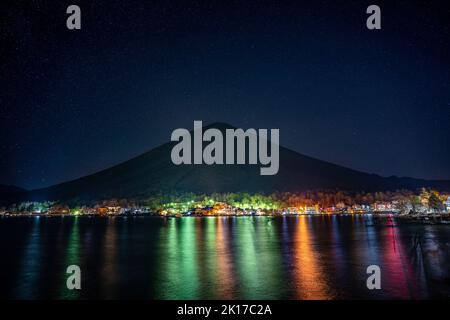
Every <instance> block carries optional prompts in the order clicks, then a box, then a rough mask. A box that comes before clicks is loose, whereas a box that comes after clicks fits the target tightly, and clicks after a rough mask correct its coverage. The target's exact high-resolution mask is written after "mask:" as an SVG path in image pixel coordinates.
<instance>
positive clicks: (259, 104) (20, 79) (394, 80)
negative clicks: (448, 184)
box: [0, 1, 450, 190]
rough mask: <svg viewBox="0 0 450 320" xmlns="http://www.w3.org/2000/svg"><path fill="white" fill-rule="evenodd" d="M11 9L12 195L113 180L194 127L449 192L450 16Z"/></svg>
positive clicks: (347, 8)
mask: <svg viewBox="0 0 450 320" xmlns="http://www.w3.org/2000/svg"><path fill="white" fill-rule="evenodd" d="M69 4H71V3H69V2H65V1H62V2H58V3H54V2H51V1H32V2H29V3H25V4H24V3H14V4H10V6H9V7H8V10H4V13H3V14H2V16H3V19H2V28H0V42H1V46H0V55H1V57H2V59H1V60H0V61H1V62H0V70H1V73H0V84H1V86H2V88H3V93H2V96H1V97H0V115H1V117H0V139H1V143H0V153H1V155H2V156H1V157H0V184H4V185H16V186H20V187H24V188H26V189H29V190H30V189H36V188H42V187H45V186H51V185H55V184H58V183H62V182H65V181H71V180H73V179H76V178H79V177H83V176H86V175H88V174H92V173H95V172H98V171H101V170H103V169H105V168H109V167H112V166H114V165H117V164H119V163H122V162H124V161H127V160H129V159H131V158H133V157H135V156H138V155H140V154H143V153H145V152H147V151H149V150H151V149H152V148H154V147H156V146H159V145H161V144H163V143H165V142H167V141H169V140H170V134H171V132H172V130H174V129H176V128H191V127H192V123H193V121H194V120H202V121H203V122H204V123H212V122H215V121H219V122H225V123H230V124H231V125H233V126H235V127H238V128H280V137H281V140H280V144H281V145H283V146H284V147H286V148H289V149H292V150H295V151H297V152H299V153H300V154H304V155H307V156H310V157H313V158H316V159H320V160H324V161H327V162H331V163H334V164H337V165H341V166H344V167H347V168H351V169H354V170H358V171H362V172H367V173H375V174H378V175H381V176H384V177H389V176H392V175H395V176H399V177H412V178H420V179H427V180H450V165H449V164H450V139H449V138H450V133H449V130H448V126H449V122H450V121H449V120H450V44H449V41H448V39H450V26H449V21H450V7H449V6H448V4H437V5H434V6H430V5H428V4H424V3H423V2H420V1H417V2H416V1H405V2H403V1H396V2H395V3H393V2H392V1H378V2H377V5H379V6H380V7H381V10H382V29H381V30H376V31H370V30H367V28H366V27H365V20H366V18H367V16H368V15H367V14H366V13H365V10H366V8H367V6H368V5H370V4H372V3H371V2H368V1H360V2H349V1H333V2H330V3H324V2H321V3H316V2H313V3H310V4H306V3H298V1H294V2H290V1H286V2H283V3H277V2H270V1H269V2H265V3H264V4H262V3H257V2H253V1H245V3H240V2H234V1H227V2H214V3H209V2H208V3H186V2H184V3H183V2H171V3H167V1H154V2H152V3H143V2H142V1H128V2H126V3H124V2H119V1H110V2H108V3H98V2H96V3H92V2H87V1H78V3H77V5H79V6H80V7H81V10H82V28H81V30H77V31H69V30H67V28H66V27H65V21H66V18H67V14H66V13H65V11H66V8H67V6H68V5H69Z"/></svg>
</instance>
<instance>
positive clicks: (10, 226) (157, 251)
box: [0, 215, 450, 299]
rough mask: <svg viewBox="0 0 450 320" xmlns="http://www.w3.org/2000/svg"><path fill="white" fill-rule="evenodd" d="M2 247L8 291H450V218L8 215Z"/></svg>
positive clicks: (27, 295)
mask: <svg viewBox="0 0 450 320" xmlns="http://www.w3.org/2000/svg"><path fill="white" fill-rule="evenodd" d="M0 250H1V255H2V259H1V263H0V281H1V282H0V297H1V298H8V299H134V298H137V299H423V298H450V226H448V225H423V224H419V223H413V222H410V221H403V220H395V219H394V220H385V219H380V218H375V217H374V216H371V215H353V216H297V217H276V218H275V217H204V218H195V217H186V218H176V219H175V218H172V219H166V218H160V217H109V218H108V217H104V218H102V217H40V218H38V217H9V218H7V217H4V218H0ZM72 264H76V265H78V266H80V268H81V271H82V289H81V290H72V291H71V290H68V289H67V288H66V279H67V277H68V275H67V274H66V273H65V271H66V268H67V266H69V265H72ZM369 265H378V266H380V268H381V286H382V288H381V290H368V289H367V286H366V280H367V277H368V275H367V274H366V268H367V267H368V266H369Z"/></svg>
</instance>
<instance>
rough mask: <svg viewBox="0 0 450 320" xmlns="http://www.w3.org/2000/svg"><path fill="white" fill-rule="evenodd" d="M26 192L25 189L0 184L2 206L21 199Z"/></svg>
mask: <svg viewBox="0 0 450 320" xmlns="http://www.w3.org/2000/svg"><path fill="white" fill-rule="evenodd" d="M25 192H26V190H25V189H22V188H19V187H16V186H13V185H3V184H0V205H5V204H8V203H9V202H12V201H15V200H17V199H19V198H20V196H21V195H23V194H24V193H25Z"/></svg>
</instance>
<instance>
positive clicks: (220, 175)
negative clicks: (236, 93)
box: [27, 123, 450, 200]
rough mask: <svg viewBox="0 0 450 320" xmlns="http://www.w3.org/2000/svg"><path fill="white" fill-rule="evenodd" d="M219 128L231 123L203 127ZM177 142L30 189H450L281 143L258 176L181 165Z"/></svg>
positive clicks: (138, 192)
mask: <svg viewBox="0 0 450 320" xmlns="http://www.w3.org/2000/svg"><path fill="white" fill-rule="evenodd" d="M210 127H214V128H218V129H219V130H221V131H222V132H224V131H225V129H226V128H233V127H231V126H229V125H226V124H222V123H216V124H213V125H210V126H208V127H205V128H204V130H206V129H207V128H210ZM174 145H175V143H173V142H171V143H166V144H163V145H161V146H159V147H157V148H155V149H152V150H150V151H149V152H147V153H145V154H143V155H141V156H138V157H136V158H133V159H131V160H128V161H126V162H124V163H122V164H119V165H117V166H114V167H111V168H109V169H106V170H103V171H100V172H97V173H95V174H92V175H89V176H86V177H83V178H80V179H77V180H73V181H69V182H66V183H62V184H58V185H55V186H51V187H48V188H44V189H39V190H34V191H31V192H30V193H29V194H28V196H27V198H30V199H33V200H43V199H46V200H55V199H74V198H77V199H83V200H90V199H92V200H94V199H104V198H112V197H115V198H140V197H146V196H149V195H151V194H154V193H169V192H194V193H213V192H264V193H270V192H275V191H292V192H298V191H305V190H313V189H341V190H348V191H352V190H353V191H384V190H395V189H400V188H407V189H416V188H419V187H436V188H440V189H444V190H449V189H450V181H427V180H420V179H411V178H398V177H389V178H384V177H381V176H378V175H374V174H367V173H363V172H360V171H356V170H352V169H348V168H345V167H341V166H338V165H334V164H331V163H328V162H325V161H321V160H317V159H314V158H311V157H308V156H304V155H301V154H299V153H297V152H294V151H292V150H289V149H286V148H283V147H280V169H279V172H278V174H277V175H273V176H261V175H260V172H259V169H260V165H259V164H258V165H213V166H208V165H180V166H176V165H174V164H172V162H171V159H170V153H171V150H172V147H173V146H174Z"/></svg>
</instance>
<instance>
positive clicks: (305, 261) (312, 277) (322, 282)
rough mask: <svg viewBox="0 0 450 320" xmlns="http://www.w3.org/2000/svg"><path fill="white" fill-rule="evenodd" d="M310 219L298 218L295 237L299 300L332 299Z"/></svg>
mask: <svg viewBox="0 0 450 320" xmlns="http://www.w3.org/2000/svg"><path fill="white" fill-rule="evenodd" d="M308 220H309V217H306V216H300V217H298V219H297V221H296V223H297V230H296V234H295V236H294V246H295V257H294V262H295V266H294V268H295V270H294V277H295V290H296V298H298V299H308V300H310V299H314V300H325V299H330V298H331V296H330V294H329V288H328V283H327V277H326V274H325V272H324V269H323V267H322V265H321V261H320V260H319V252H318V249H319V248H317V247H315V244H314V235H313V232H312V230H311V228H310V226H311V223H310V222H309V221H308Z"/></svg>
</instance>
